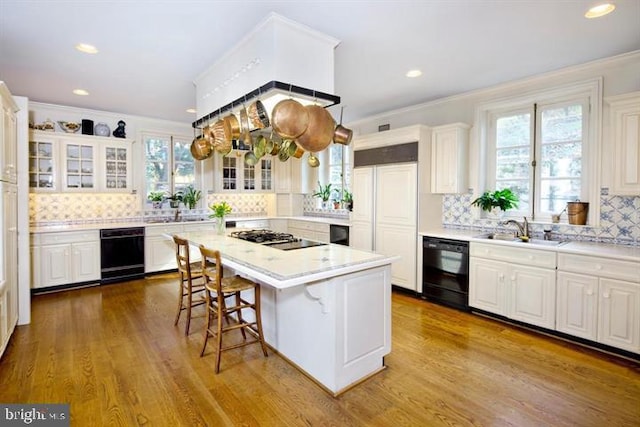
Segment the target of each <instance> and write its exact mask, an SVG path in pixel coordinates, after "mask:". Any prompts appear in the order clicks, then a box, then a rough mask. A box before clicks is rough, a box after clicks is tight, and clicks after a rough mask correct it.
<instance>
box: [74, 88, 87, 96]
mask: <svg viewBox="0 0 640 427" xmlns="http://www.w3.org/2000/svg"><path fill="white" fill-rule="evenodd" d="M73 93H74V94H76V95H80V96H87V95H89V92H87V91H86V90H84V89H74V90H73Z"/></svg>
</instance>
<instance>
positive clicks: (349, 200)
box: [342, 189, 353, 211]
mask: <svg viewBox="0 0 640 427" xmlns="http://www.w3.org/2000/svg"><path fill="white" fill-rule="evenodd" d="M342 203H343V204H344V207H345V209H348V210H349V211H351V210H352V209H353V193H350V192H349V190H347V189H345V190H344V191H343V192H342Z"/></svg>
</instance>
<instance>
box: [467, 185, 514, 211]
mask: <svg viewBox="0 0 640 427" xmlns="http://www.w3.org/2000/svg"><path fill="white" fill-rule="evenodd" d="M471 205H472V206H478V207H479V208H480V209H482V210H483V211H486V212H493V213H495V214H496V215H498V216H501V215H503V214H504V212H506V211H507V210H509V209H513V208H517V207H518V196H516V195H515V194H514V193H513V192H512V191H511V189H509V188H505V189H502V190H496V191H493V192H491V191H485V192H484V193H482V195H481V196H480V197H478V198H477V199H475V200H474V201H473V202H471ZM498 210H499V212H496V211H498Z"/></svg>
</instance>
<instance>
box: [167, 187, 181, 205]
mask: <svg viewBox="0 0 640 427" xmlns="http://www.w3.org/2000/svg"><path fill="white" fill-rule="evenodd" d="M167 200H169V206H171V207H172V208H174V209H176V208H179V207H180V203H182V192H181V191H178V192H177V193H173V194H169V196H168V197H167Z"/></svg>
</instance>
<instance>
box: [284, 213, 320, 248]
mask: <svg viewBox="0 0 640 427" xmlns="http://www.w3.org/2000/svg"><path fill="white" fill-rule="evenodd" d="M287 232H288V233H290V234H293V235H294V236H295V237H300V238H303V239H309V240H315V241H318V242H323V243H329V240H330V236H329V224H325V223H319V222H312V221H301V220H295V219H290V220H289V221H288V224H287Z"/></svg>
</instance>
